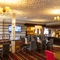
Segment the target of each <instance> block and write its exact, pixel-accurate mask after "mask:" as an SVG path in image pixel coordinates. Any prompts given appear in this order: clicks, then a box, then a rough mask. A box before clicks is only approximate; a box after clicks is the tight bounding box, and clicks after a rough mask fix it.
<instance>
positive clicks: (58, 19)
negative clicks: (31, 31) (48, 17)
mask: <svg viewBox="0 0 60 60" xmlns="http://www.w3.org/2000/svg"><path fill="white" fill-rule="evenodd" d="M56 12H57V16H55V17H54V20H55V21H60V16H59V15H60V10H57V11H56Z"/></svg>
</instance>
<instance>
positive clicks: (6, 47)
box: [3, 43, 10, 56]
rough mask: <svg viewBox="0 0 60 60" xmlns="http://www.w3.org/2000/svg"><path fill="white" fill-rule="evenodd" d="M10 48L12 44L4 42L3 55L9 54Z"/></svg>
mask: <svg viewBox="0 0 60 60" xmlns="http://www.w3.org/2000/svg"><path fill="white" fill-rule="evenodd" d="M9 50H10V44H9V43H4V44H3V56H8V54H9Z"/></svg>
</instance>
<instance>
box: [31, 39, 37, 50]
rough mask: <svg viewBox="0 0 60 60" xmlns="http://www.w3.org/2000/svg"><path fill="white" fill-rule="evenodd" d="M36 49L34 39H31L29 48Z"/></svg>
mask: <svg viewBox="0 0 60 60" xmlns="http://www.w3.org/2000/svg"><path fill="white" fill-rule="evenodd" d="M36 49H37V44H36V41H35V40H34V41H31V43H30V50H36Z"/></svg>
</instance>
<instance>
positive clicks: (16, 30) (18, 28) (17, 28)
mask: <svg viewBox="0 0 60 60" xmlns="http://www.w3.org/2000/svg"><path fill="white" fill-rule="evenodd" d="M8 32H12V26H11V25H9V26H8ZM15 32H21V26H18V25H17V26H15Z"/></svg>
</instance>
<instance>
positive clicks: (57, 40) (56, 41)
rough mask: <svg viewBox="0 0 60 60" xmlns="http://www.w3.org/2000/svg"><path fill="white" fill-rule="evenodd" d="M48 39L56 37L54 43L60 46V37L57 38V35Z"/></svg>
mask: <svg viewBox="0 0 60 60" xmlns="http://www.w3.org/2000/svg"><path fill="white" fill-rule="evenodd" d="M48 39H54V44H56V45H59V46H60V38H56V37H48Z"/></svg>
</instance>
